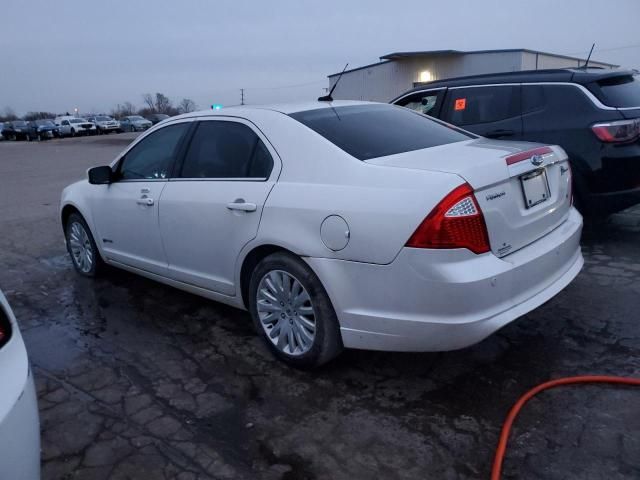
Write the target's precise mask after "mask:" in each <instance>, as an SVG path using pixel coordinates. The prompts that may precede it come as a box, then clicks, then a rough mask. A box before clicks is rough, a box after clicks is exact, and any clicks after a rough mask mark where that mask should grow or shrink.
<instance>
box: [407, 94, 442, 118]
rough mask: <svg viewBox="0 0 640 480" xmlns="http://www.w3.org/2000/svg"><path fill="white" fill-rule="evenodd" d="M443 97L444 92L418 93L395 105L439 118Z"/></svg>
mask: <svg viewBox="0 0 640 480" xmlns="http://www.w3.org/2000/svg"><path fill="white" fill-rule="evenodd" d="M443 96H444V90H439V91H433V90H432V91H430V92H418V93H414V94H412V95H409V96H407V97H404V98H402V99H400V100H398V101H397V102H396V103H395V104H396V105H400V106H401V107H405V108H408V109H410V110H414V111H416V112H418V113H423V114H425V115H431V116H432V117H437V116H438V111H439V110H440V103H441V102H442V97H443Z"/></svg>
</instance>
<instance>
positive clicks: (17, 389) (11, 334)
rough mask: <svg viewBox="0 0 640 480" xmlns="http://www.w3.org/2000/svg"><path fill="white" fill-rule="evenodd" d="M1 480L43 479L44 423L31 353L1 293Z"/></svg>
mask: <svg viewBox="0 0 640 480" xmlns="http://www.w3.org/2000/svg"><path fill="white" fill-rule="evenodd" d="M0 378H1V379H2V387H1V388H0V478H2V479H5V478H6V479H11V480H37V479H39V478H40V422H39V420H38V403H37V400H36V391H35V388H34V384H33V375H32V373H31V369H30V368H29V361H28V359H27V351H26V350H25V348H24V343H23V342H22V337H21V336H20V330H19V329H18V324H17V322H16V319H15V317H14V316H13V313H12V312H11V309H10V308H9V304H8V303H7V299H6V298H5V297H4V295H3V294H2V292H0Z"/></svg>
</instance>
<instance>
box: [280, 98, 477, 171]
mask: <svg viewBox="0 0 640 480" xmlns="http://www.w3.org/2000/svg"><path fill="white" fill-rule="evenodd" d="M290 116H291V117H293V118H295V119H296V120H298V121H299V122H300V123H302V124H304V125H306V126H307V127H309V128H310V129H312V130H314V131H315V132H317V133H319V134H320V135H322V136H323V137H324V138H326V139H327V140H329V141H330V142H331V143H333V144H334V145H336V146H338V147H340V148H341V149H342V150H344V151H345V152H347V153H349V154H350V155H353V156H354V157H356V158H357V159H359V160H368V159H370V158H377V157H384V156H387V155H394V154H396V153H403V152H410V151H413V150H421V149H423V148H429V147H435V146H437V145H444V144H447V143H453V142H462V141H464V140H469V139H471V138H475V137H473V136H472V135H471V134H467V133H463V132H462V131H460V130H456V129H454V128H451V127H448V126H446V125H444V124H441V123H439V122H437V121H435V120H433V119H431V118H429V117H426V116H424V115H421V114H419V113H415V112H413V111H411V110H408V109H406V108H404V107H396V106H393V105H353V106H347V107H336V108H320V109H317V110H307V111H303V112H297V113H293V114H291V115H290Z"/></svg>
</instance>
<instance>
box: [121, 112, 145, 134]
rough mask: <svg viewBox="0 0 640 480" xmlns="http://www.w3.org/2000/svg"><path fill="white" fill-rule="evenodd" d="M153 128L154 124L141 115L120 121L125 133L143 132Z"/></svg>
mask: <svg viewBox="0 0 640 480" xmlns="http://www.w3.org/2000/svg"><path fill="white" fill-rule="evenodd" d="M152 126H153V123H151V122H150V121H149V120H147V119H145V118H142V117H141V116H140V115H130V116H128V117H123V118H121V119H120V128H122V131H123V132H143V131H145V130H147V129H149V128H151V127H152Z"/></svg>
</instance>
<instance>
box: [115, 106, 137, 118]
mask: <svg viewBox="0 0 640 480" xmlns="http://www.w3.org/2000/svg"><path fill="white" fill-rule="evenodd" d="M135 112H136V107H135V106H134V105H133V103H131V102H124V103H122V104H120V103H119V104H118V105H116V107H115V108H114V109H112V110H111V116H112V117H114V118H122V117H127V116H129V115H134V114H135Z"/></svg>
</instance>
